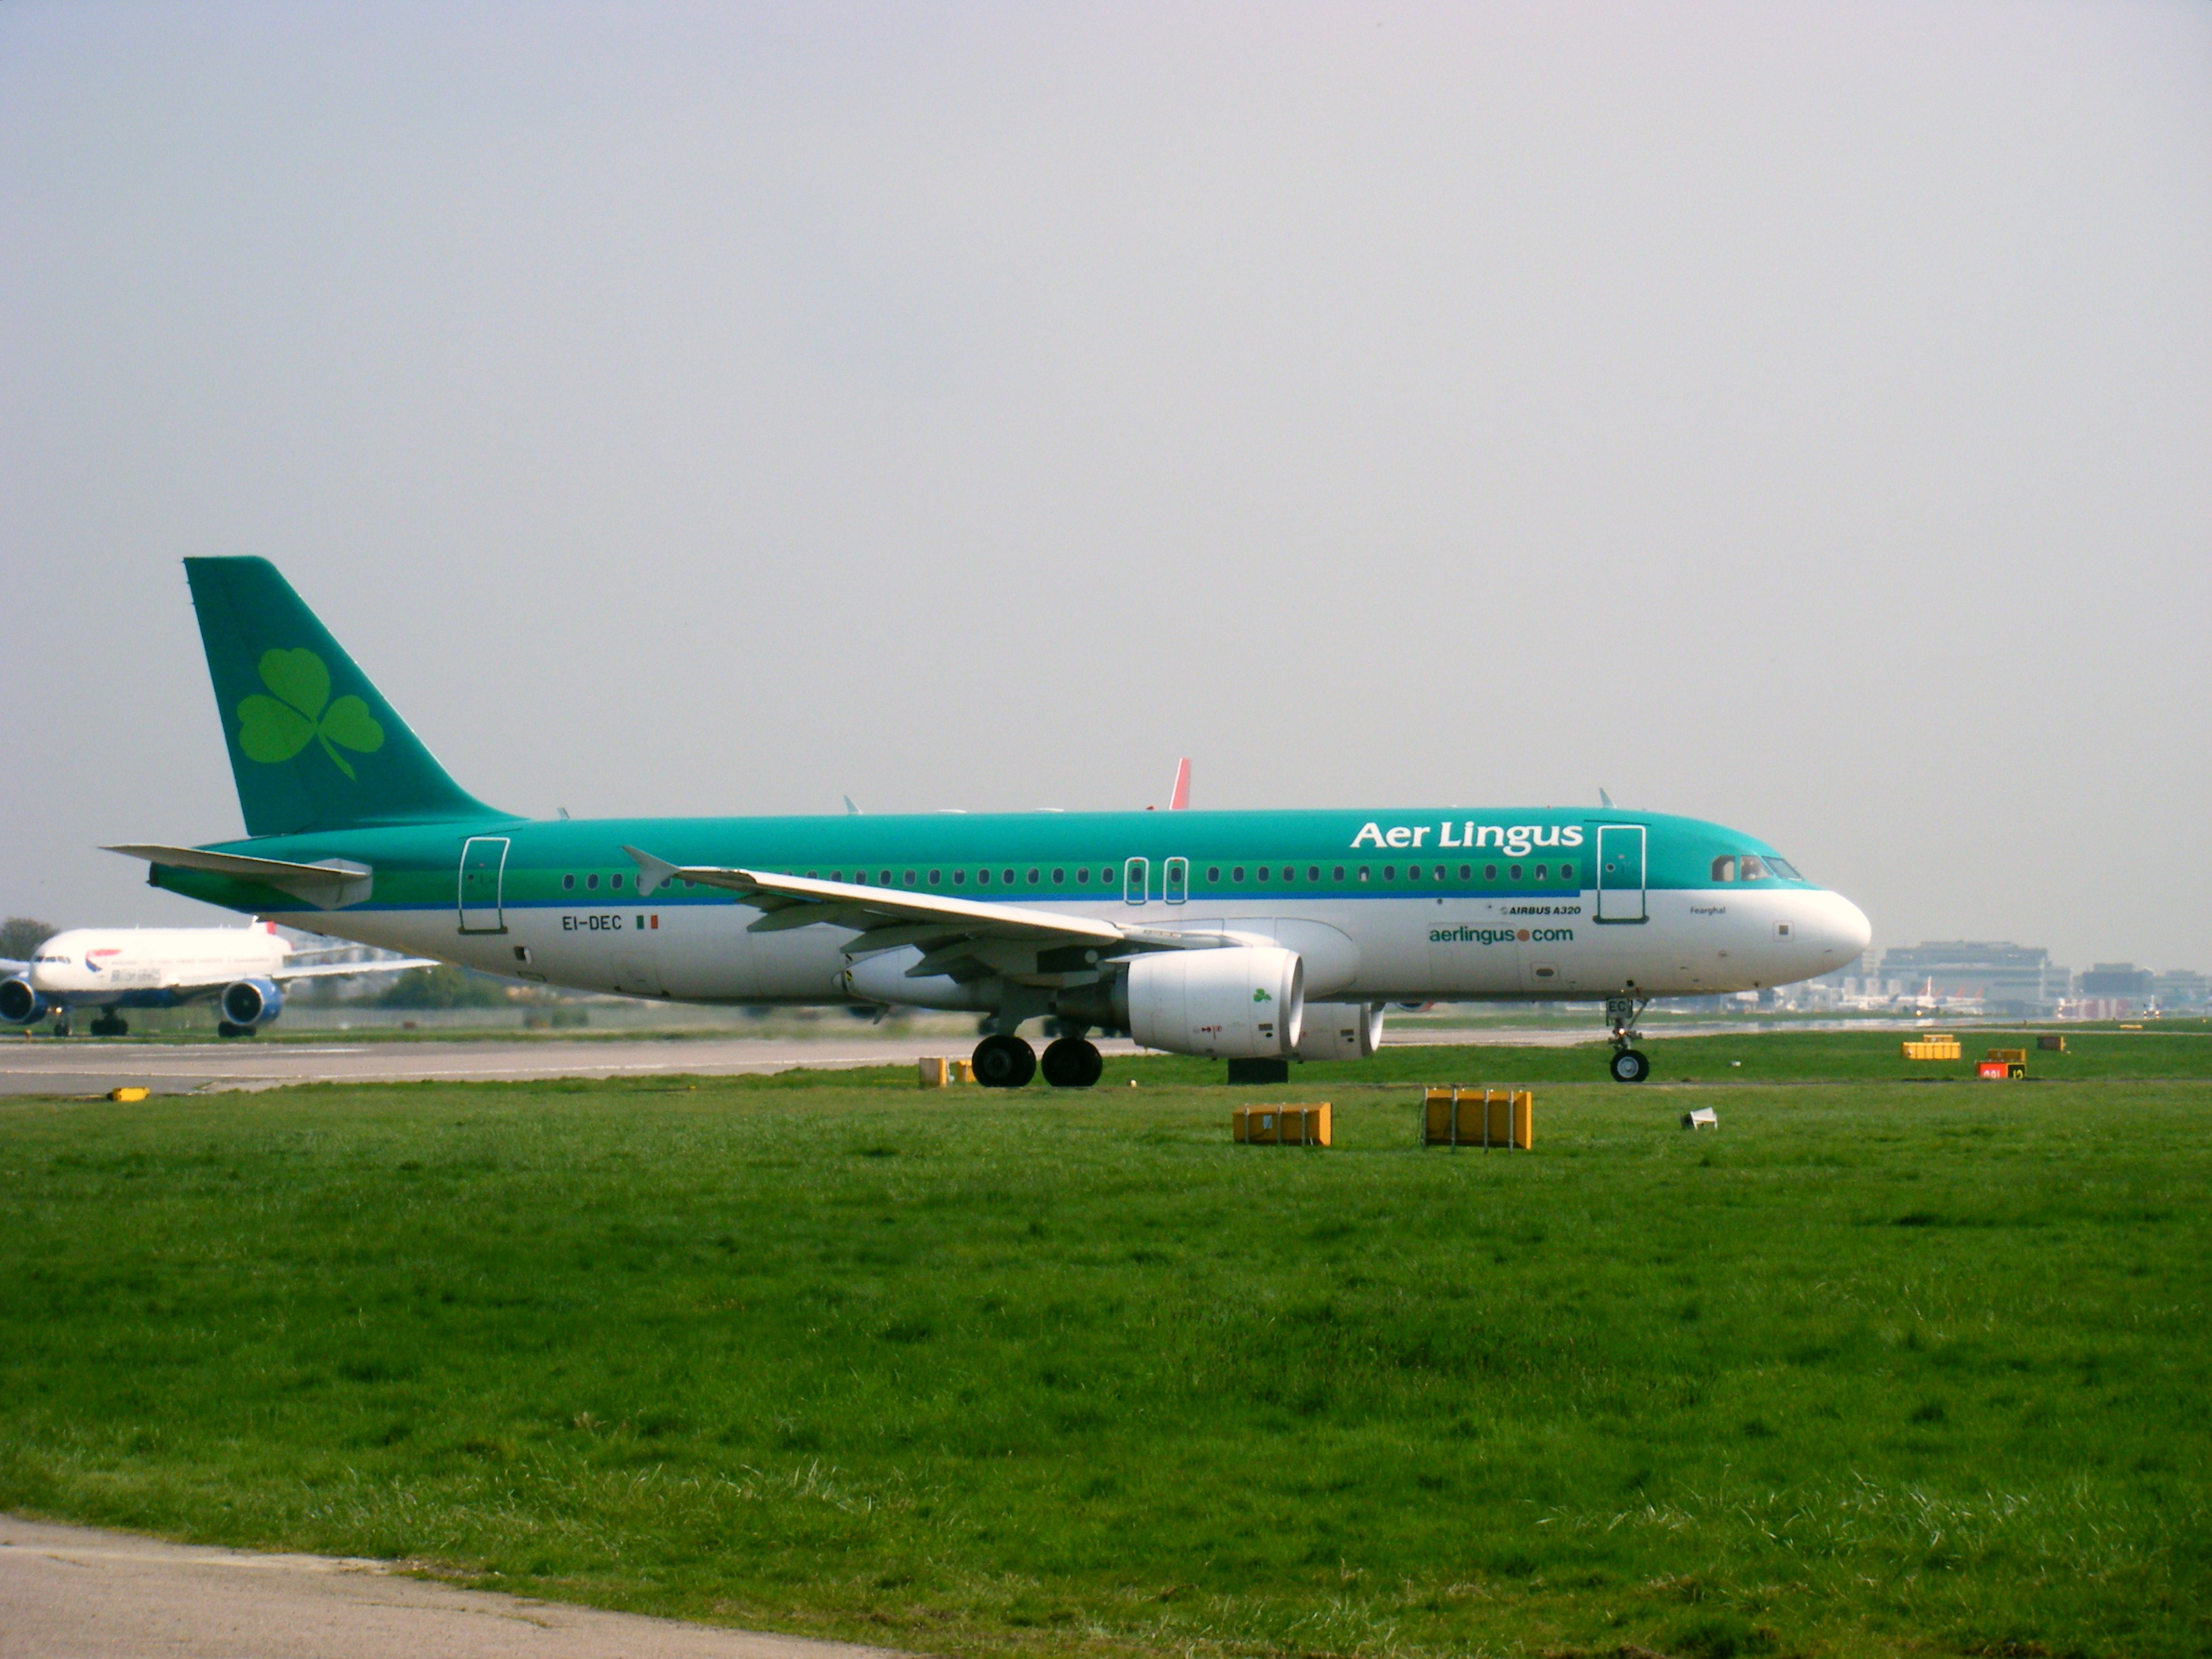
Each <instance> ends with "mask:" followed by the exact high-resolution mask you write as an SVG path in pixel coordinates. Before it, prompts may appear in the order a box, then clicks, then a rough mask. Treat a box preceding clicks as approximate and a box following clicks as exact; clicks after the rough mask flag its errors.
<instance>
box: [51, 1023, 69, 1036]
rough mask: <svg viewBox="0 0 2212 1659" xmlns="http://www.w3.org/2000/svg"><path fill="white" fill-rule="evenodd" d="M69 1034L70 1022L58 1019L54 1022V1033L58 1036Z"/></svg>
mask: <svg viewBox="0 0 2212 1659" xmlns="http://www.w3.org/2000/svg"><path fill="white" fill-rule="evenodd" d="M69 1034H70V1023H69V1022H68V1021H67V1020H65V1019H58V1020H56V1021H55V1022H54V1035H55V1036H68V1035H69Z"/></svg>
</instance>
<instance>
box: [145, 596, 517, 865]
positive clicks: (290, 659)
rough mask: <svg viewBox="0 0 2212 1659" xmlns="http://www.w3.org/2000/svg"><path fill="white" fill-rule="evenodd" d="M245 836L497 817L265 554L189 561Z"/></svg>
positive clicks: (202, 637) (195, 606)
mask: <svg viewBox="0 0 2212 1659" xmlns="http://www.w3.org/2000/svg"><path fill="white" fill-rule="evenodd" d="M185 577H186V579H187V580H189V581H190V582H191V588H192V608H193V609H194V610H195V611H197V612H198V613H199V621H200V641H201V643H202V644H204V646H205V647H207V661H208V673H209V675H210V677H211V678H213V679H214V681H215V700H216V709H217V711H218V712H219V713H220V714H221V715H222V732H223V740H224V742H225V744H227V745H228V748H229V750H230V769H231V772H232V775H234V776H235V777H236V779H237V780H238V804H239V805H240V807H241V808H243V809H244V811H245V813H246V834H248V835H249V836H282V835H289V834H294V833H296V832H299V831H301V830H308V829H358V828H362V827H364V826H367V825H372V824H384V823H445V822H448V821H459V820H467V819H479V818H494V817H506V816H507V814H505V813H501V812H496V811H493V810H492V809H491V808H490V807H489V806H486V805H484V804H483V802H482V801H480V800H478V799H476V797H474V796H473V795H471V794H470V793H467V792H466V791H465V790H464V789H463V788H462V787H460V786H459V784H457V783H455V782H454V781H453V779H452V778H450V777H448V776H447V775H446V769H445V768H444V767H442V766H441V765H439V764H438V763H437V762H436V761H435V760H434V759H432V758H431V755H430V751H429V750H427V749H425V748H424V747H423V746H422V741H421V739H419V738H416V735H415V734H414V732H410V731H409V730H408V729H407V722H406V721H404V720H401V719H400V718H399V716H398V715H397V714H394V713H392V705H391V704H390V703H388V702H385V700H384V696H383V694H382V693H380V691H378V690H377V689H376V687H375V686H374V685H373V684H370V683H369V679H368V676H367V675H366V674H364V673H362V671H361V670H360V669H358V668H356V666H355V665H354V660H353V659H352V658H351V657H349V656H348V655H346V653H345V651H344V649H343V647H341V646H340V645H339V644H338V642H337V641H336V640H334V639H332V638H331V635H330V633H329V631H328V630H327V629H325V628H324V626H323V625H322V623H319V622H318V621H317V620H316V619H315V613H314V612H313V611H310V610H308V609H307V606H306V605H303V604H301V601H300V596H299V595H298V594H297V593H295V592H293V591H292V585H291V584H290V583H289V582H288V581H286V580H284V578H283V576H281V575H279V574H277V571H276V566H275V565H273V564H271V563H270V562H269V561H268V560H266V559H252V558H243V559H239V558H234V559H186V560H185Z"/></svg>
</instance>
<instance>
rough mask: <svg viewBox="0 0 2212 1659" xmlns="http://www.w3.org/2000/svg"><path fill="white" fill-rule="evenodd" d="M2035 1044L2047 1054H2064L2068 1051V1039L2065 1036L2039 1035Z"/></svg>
mask: <svg viewBox="0 0 2212 1659" xmlns="http://www.w3.org/2000/svg"><path fill="white" fill-rule="evenodd" d="M2035 1046H2036V1047H2037V1048H2040V1049H2042V1050H2043V1051H2044V1052H2045V1053H2046V1054H2064V1053H2065V1052H2066V1039H2065V1038H2064V1037H2063V1036H2039V1037H2038V1038H2036V1040H2035Z"/></svg>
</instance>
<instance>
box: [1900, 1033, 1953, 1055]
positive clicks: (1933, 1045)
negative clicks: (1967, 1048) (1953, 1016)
mask: <svg viewBox="0 0 2212 1659" xmlns="http://www.w3.org/2000/svg"><path fill="white" fill-rule="evenodd" d="M1901 1046H1902V1047H1903V1048H1904V1049H1905V1058H1906V1059H1907V1060H1964V1059H1965V1058H1966V1055H1965V1054H1962V1053H1960V1048H1959V1039H1958V1038H1956V1037H1954V1036H1942V1035H1941V1034H1940V1033H1938V1032H1935V1031H1930V1032H1929V1033H1928V1035H1927V1036H1923V1037H1908V1038H1906V1039H1905V1042H1904V1043H1903V1044H1902V1045H1901Z"/></svg>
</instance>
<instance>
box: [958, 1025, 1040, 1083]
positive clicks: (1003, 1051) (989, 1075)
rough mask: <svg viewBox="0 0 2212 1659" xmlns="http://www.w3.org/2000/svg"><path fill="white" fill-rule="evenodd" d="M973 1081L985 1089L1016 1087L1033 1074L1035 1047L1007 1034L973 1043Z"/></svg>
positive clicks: (1034, 1071) (1034, 1068)
mask: <svg viewBox="0 0 2212 1659" xmlns="http://www.w3.org/2000/svg"><path fill="white" fill-rule="evenodd" d="M972 1063H973V1065H974V1066H975V1081H976V1082H978V1083H980V1084H981V1085H983V1086H984V1087H985V1088H986V1089H1018V1088H1021V1087H1023V1086H1024V1085H1026V1084H1027V1083H1028V1082H1029V1080H1030V1079H1031V1078H1033V1077H1035V1076H1036V1063H1037V1062H1036V1049H1034V1048H1030V1045H1029V1044H1028V1043H1026V1042H1023V1041H1022V1040H1021V1039H1020V1038H1019V1037H1018V1036H1012V1035H1010V1034H1007V1033H1004V1032H1002V1033H1000V1035H999V1036H987V1037H985V1038H984V1039H983V1040H982V1041H981V1042H979V1043H977V1044H976V1045H975V1060H974V1061H973V1062H972Z"/></svg>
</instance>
